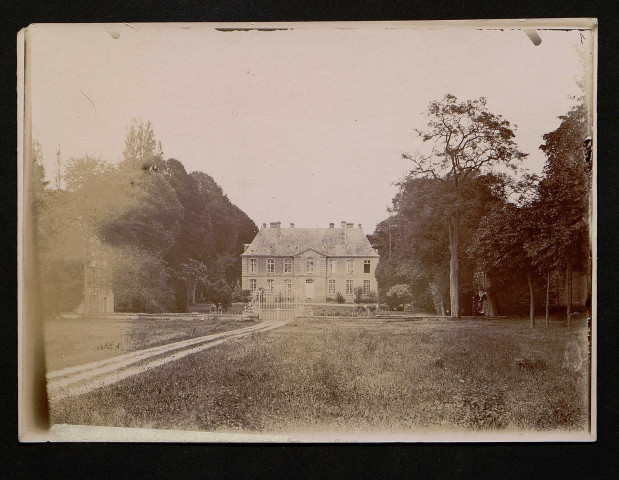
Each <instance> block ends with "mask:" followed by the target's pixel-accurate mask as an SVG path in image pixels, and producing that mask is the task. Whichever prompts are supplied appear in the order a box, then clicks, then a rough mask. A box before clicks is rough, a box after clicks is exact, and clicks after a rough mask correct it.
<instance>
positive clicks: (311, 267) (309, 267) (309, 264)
mask: <svg viewBox="0 0 619 480" xmlns="http://www.w3.org/2000/svg"><path fill="white" fill-rule="evenodd" d="M305 271H306V272H307V273H314V257H307V263H306V268H305Z"/></svg>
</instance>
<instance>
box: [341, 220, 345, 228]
mask: <svg viewBox="0 0 619 480" xmlns="http://www.w3.org/2000/svg"><path fill="white" fill-rule="evenodd" d="M341 225H342V228H346V220H342V223H341Z"/></svg>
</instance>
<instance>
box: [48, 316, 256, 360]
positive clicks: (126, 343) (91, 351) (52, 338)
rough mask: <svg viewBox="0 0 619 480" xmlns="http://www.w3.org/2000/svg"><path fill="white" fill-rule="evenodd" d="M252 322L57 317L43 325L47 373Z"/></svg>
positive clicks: (180, 317)
mask: <svg viewBox="0 0 619 480" xmlns="http://www.w3.org/2000/svg"><path fill="white" fill-rule="evenodd" d="M252 323H255V322H253V321H245V320H242V319H236V320H231V319H228V318H224V317H223V316H217V315H210V316H208V317H207V318H200V317H191V316H186V317H182V316H165V315H162V316H157V317H150V316H142V317H140V318H139V319H138V318H134V319H130V318H128V317H123V316H117V317H115V318H112V317H107V318H105V317H94V318H57V319H53V320H48V321H47V322H46V324H45V358H46V365H47V370H48V371H53V370H57V369H60V368H64V367H68V366H74V365H80V364H83V363H87V362H95V361H98V360H103V359H105V358H109V357H114V356H116V355H121V354H123V353H127V352H132V351H134V350H141V349H144V348H149V347H155V346H158V345H163V344H166V343H170V342H175V341H179V340H185V339H188V338H194V337H199V336H203V335H209V334H212V333H219V332H223V331H226V330H234V329H237V328H243V327H246V326H248V325H250V324H252Z"/></svg>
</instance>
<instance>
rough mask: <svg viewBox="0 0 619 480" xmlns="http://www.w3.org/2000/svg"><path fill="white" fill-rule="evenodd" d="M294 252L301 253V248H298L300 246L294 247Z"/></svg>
mask: <svg viewBox="0 0 619 480" xmlns="http://www.w3.org/2000/svg"><path fill="white" fill-rule="evenodd" d="M294 251H295V252H297V253H299V246H298V245H295V246H294Z"/></svg>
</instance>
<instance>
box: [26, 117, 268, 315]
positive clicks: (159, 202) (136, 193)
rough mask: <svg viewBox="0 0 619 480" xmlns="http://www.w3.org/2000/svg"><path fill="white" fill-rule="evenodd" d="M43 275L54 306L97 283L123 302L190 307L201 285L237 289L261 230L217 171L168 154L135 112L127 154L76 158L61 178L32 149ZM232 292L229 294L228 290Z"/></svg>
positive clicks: (73, 301)
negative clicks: (189, 167)
mask: <svg viewBox="0 0 619 480" xmlns="http://www.w3.org/2000/svg"><path fill="white" fill-rule="evenodd" d="M33 152H34V154H33V157H34V158H33V161H34V166H35V168H34V171H35V175H34V179H33V181H34V187H35V202H34V212H35V221H36V239H37V254H38V259H37V260H38V265H39V275H38V278H39V283H40V289H41V299H42V304H43V306H44V307H45V309H46V310H47V313H48V314H55V313H58V312H65V311H71V310H72V309H74V308H75V307H77V306H78V305H79V303H80V302H81V301H82V299H83V296H84V288H85V282H84V272H85V269H90V271H91V272H93V273H92V275H93V277H90V278H91V286H95V287H96V286H101V287H102V288H103V287H107V288H110V289H111V290H112V291H113V293H114V298H115V308H116V309H117V310H121V311H143V312H159V311H186V310H187V305H188V304H190V303H193V302H195V299H196V292H198V294H201V293H204V292H209V291H211V292H213V291H214V292H216V293H217V295H218V296H221V294H222V292H221V290H222V288H223V289H224V290H228V291H229V292H231V291H232V290H231V288H232V286H233V285H234V284H235V283H236V282H238V280H239V279H240V276H241V271H240V268H241V267H240V262H239V255H240V254H241V253H242V252H243V244H244V243H250V242H251V241H252V239H253V237H254V236H255V234H256V233H257V231H258V229H257V227H256V225H255V224H254V222H253V221H252V220H251V219H250V218H249V217H248V216H247V215H246V214H245V213H244V212H243V211H242V210H240V209H239V208H238V207H236V206H235V205H233V204H232V203H231V202H230V200H229V199H228V198H227V196H226V195H225V194H224V193H223V191H222V189H221V188H220V187H219V186H218V185H217V183H216V182H215V180H214V179H213V178H212V177H210V176H209V175H207V174H206V173H203V172H192V173H187V171H186V170H185V167H184V166H183V164H182V163H181V162H180V161H178V160H176V159H167V160H164V157H163V150H162V148H161V144H160V143H159V142H158V141H156V139H155V135H154V132H153V128H152V126H151V124H150V122H147V123H144V122H142V121H136V120H134V121H133V122H132V124H131V125H130V128H129V132H128V135H127V137H126V139H125V149H124V152H123V158H122V160H121V161H120V162H119V163H117V164H114V165H112V164H109V163H107V162H105V161H104V160H102V159H100V158H95V157H91V156H85V157H82V158H73V159H71V160H70V161H69V162H67V164H66V165H64V168H63V172H62V176H61V177H57V179H56V184H55V185H49V182H46V181H45V174H44V170H43V165H42V156H41V149H40V146H39V145H36V144H35V145H34V148H33ZM224 296H226V295H224Z"/></svg>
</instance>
